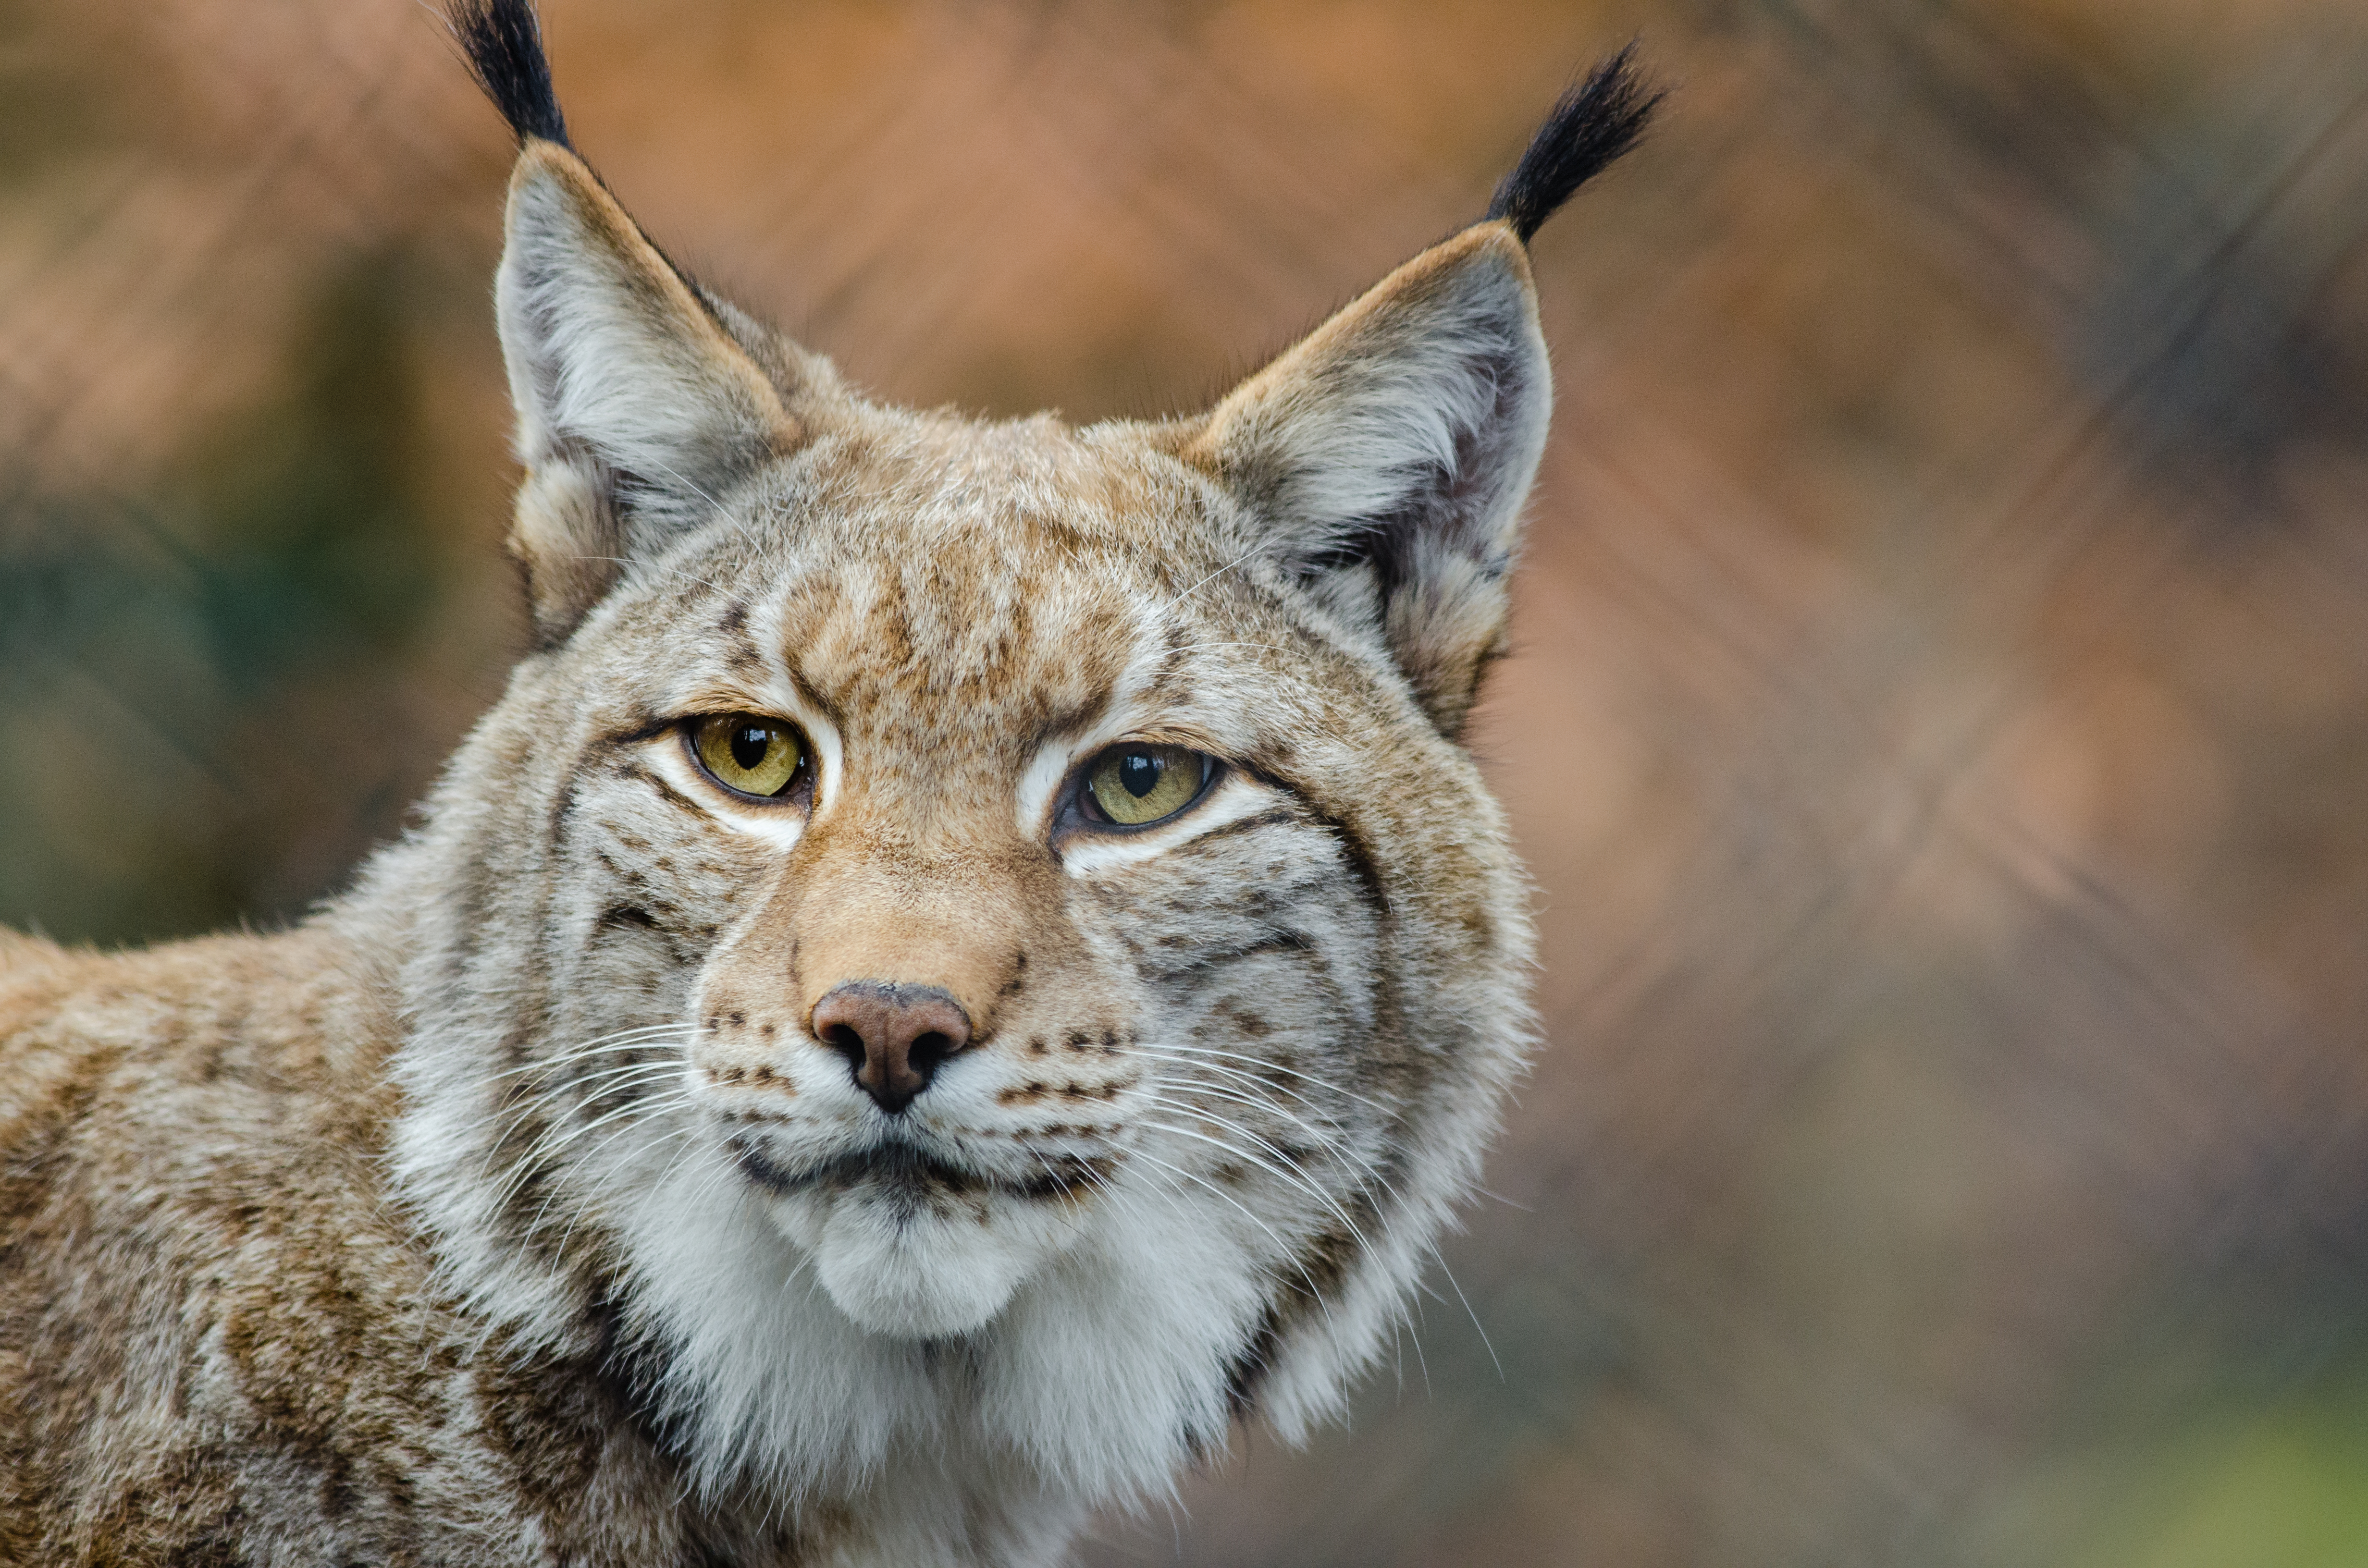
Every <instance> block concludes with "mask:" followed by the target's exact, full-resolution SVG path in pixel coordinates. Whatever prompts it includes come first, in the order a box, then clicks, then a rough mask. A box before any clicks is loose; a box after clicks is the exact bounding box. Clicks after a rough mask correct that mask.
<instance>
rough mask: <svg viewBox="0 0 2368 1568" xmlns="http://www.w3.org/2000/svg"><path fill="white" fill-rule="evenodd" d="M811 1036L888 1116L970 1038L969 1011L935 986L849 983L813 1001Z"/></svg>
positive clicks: (909, 1100)
mask: <svg viewBox="0 0 2368 1568" xmlns="http://www.w3.org/2000/svg"><path fill="white" fill-rule="evenodd" d="M811 1028H813V1029H814V1038H815V1039H816V1040H821V1041H822V1042H823V1043H824V1044H825V1045H827V1046H829V1047H831V1048H832V1049H833V1050H835V1051H837V1052H838V1053H839V1054H840V1055H841V1056H844V1057H846V1058H847V1060H848V1064H849V1065H850V1066H852V1067H853V1068H854V1069H855V1082H856V1083H857V1085H860V1087H861V1088H862V1090H863V1092H864V1093H865V1094H867V1095H870V1096H871V1098H872V1100H873V1102H874V1103H875V1104H877V1105H878V1106H879V1107H880V1108H881V1109H882V1110H884V1111H886V1112H887V1113H888V1114H889V1115H890V1116H894V1115H895V1114H896V1113H897V1112H899V1111H901V1110H903V1109H904V1108H905V1107H906V1106H908V1105H910V1104H912V1103H913V1096H916V1095H917V1094H919V1093H920V1092H921V1091H922V1090H923V1089H926V1088H928V1086H929V1079H930V1077H931V1075H932V1074H935V1073H936V1072H937V1070H938V1063H939V1062H943V1061H944V1060H945V1059H946V1058H947V1057H949V1056H951V1055H952V1054H953V1053H954V1052H955V1051H960V1050H961V1049H962V1047H963V1046H966V1045H968V1044H969V1043H970V1015H969V1014H967V1013H965V1012H963V1011H962V1004H961V1003H959V1002H957V1001H955V1000H954V999H953V997H952V996H951V994H948V993H947V992H944V991H941V990H939V988H938V987H936V986H934V985H892V984H890V983H887V982H885V981H879V980H850V981H848V983H846V984H844V985H841V986H839V987H837V988H836V989H835V990H833V991H832V992H831V993H830V994H828V995H826V996H825V997H824V998H823V999H822V1000H821V1001H819V1002H817V1003H815V1004H814V1021H813V1023H812V1025H811Z"/></svg>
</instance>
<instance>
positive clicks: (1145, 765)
mask: <svg viewBox="0 0 2368 1568" xmlns="http://www.w3.org/2000/svg"><path fill="white" fill-rule="evenodd" d="M1165 772H1167V758H1166V757H1161V756H1152V755H1151V754H1150V753H1149V752H1143V751H1131V752H1129V753H1127V754H1126V755H1125V756H1122V757H1120V758H1119V759H1118V781H1119V782H1120V783H1121V784H1123V785H1125V786H1126V792H1127V793H1128V794H1130V795H1132V796H1133V797H1134V798H1135V799H1136V800H1138V801H1140V800H1141V799H1143V798H1144V796H1145V795H1148V794H1150V793H1151V792H1152V791H1153V790H1156V789H1158V788H1159V776H1160V775H1161V774H1163V773H1165Z"/></svg>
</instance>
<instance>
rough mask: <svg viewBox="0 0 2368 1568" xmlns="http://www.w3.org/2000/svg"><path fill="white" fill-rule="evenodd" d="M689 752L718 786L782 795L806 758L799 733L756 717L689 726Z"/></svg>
mask: <svg viewBox="0 0 2368 1568" xmlns="http://www.w3.org/2000/svg"><path fill="white" fill-rule="evenodd" d="M690 749H691V750H693V751H695V752H697V753H698V754H699V760H700V765H701V766H702V767H705V768H706V769H707V771H708V772H709V773H710V774H711V775H712V776H713V777H714V779H715V781H716V782H717V783H719V784H721V785H723V787H724V788H725V789H727V790H739V791H740V793H742V794H744V795H778V794H780V793H781V791H783V790H787V789H788V788H789V787H790V784H791V781H792V780H794V779H795V778H797V776H798V764H799V763H800V762H802V761H803V760H804V759H805V755H806V754H805V748H804V747H803V746H802V745H800V744H798V733H797V732H796V731H795V730H792V729H791V728H790V727H789V726H788V725H787V724H784V723H782V722H780V720H779V719H760V718H758V717H757V715H756V714H754V713H711V714H709V715H708V716H707V717H706V718H704V719H701V720H700V721H698V722H696V723H694V724H692V725H691V727H690Z"/></svg>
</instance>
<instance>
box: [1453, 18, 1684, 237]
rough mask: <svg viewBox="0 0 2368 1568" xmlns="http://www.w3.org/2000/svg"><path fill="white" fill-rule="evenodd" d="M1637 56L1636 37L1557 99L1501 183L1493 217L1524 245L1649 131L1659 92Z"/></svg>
mask: <svg viewBox="0 0 2368 1568" xmlns="http://www.w3.org/2000/svg"><path fill="white" fill-rule="evenodd" d="M1635 55H1636V46H1635V45H1634V44H1633V43H1632V44H1630V45H1629V46H1628V47H1627V48H1625V49H1623V50H1622V51H1620V52H1619V53H1617V54H1615V55H1613V56H1612V57H1611V59H1609V60H1607V61H1605V62H1603V63H1602V64H1600V65H1599V66H1597V67H1596V68H1595V69H1594V70H1593V71H1592V72H1590V73H1588V78H1587V80H1586V81H1584V82H1581V83H1580V84H1578V85H1577V86H1575V87H1573V88H1571V90H1570V91H1568V92H1566V93H1565V94H1564V95H1563V96H1562V97H1560V98H1559V99H1557V100H1556V101H1555V103H1554V108H1553V110H1552V111H1551V112H1549V113H1548V114H1547V116H1546V122H1545V123H1544V124H1543V125H1541V126H1540V127H1538V133H1537V134H1536V135H1535V136H1533V137H1531V139H1530V150H1529V151H1528V152H1526V153H1522V154H1521V161H1520V163H1519V164H1516V165H1514V166H1513V172H1512V173H1511V174H1508V175H1507V176H1505V180H1504V183H1503V184H1502V185H1499V186H1498V187H1497V195H1496V199H1494V200H1492V201H1490V202H1489V203H1488V213H1487V216H1488V218H1503V219H1506V220H1508V222H1511V224H1512V225H1513V233H1517V234H1519V235H1520V236H1521V243H1522V244H1529V241H1530V236H1531V234H1534V233H1537V232H1538V227H1539V225H1540V224H1542V223H1543V222H1545V221H1546V220H1547V219H1549V218H1551V217H1553V216H1554V209H1556V208H1558V207H1560V206H1561V205H1562V204H1563V203H1564V202H1565V201H1567V200H1569V199H1570V193H1571V192H1572V191H1574V190H1577V188H1578V187H1580V186H1582V185H1585V184H1586V183H1587V182H1588V180H1590V179H1593V178H1594V177H1595V176H1597V175H1600V174H1601V173H1602V172H1603V171H1604V169H1606V168H1607V167H1609V166H1610V165H1611V162H1612V160H1613V159H1615V158H1617V157H1619V156H1620V154H1621V153H1625V152H1626V151H1628V149H1629V148H1631V147H1634V145H1635V144H1636V142H1637V139H1638V138H1640V137H1641V136H1643V135H1644V134H1645V121H1647V120H1649V119H1652V118H1653V109H1654V108H1655V107H1656V105H1658V104H1659V103H1660V101H1661V95H1660V94H1659V93H1658V92H1657V91H1656V90H1654V89H1653V88H1652V86H1651V85H1649V84H1648V83H1647V82H1646V81H1645V79H1644V77H1643V76H1642V75H1640V74H1638V73H1637V71H1636V69H1635ZM1483 222H1486V220H1485V219H1484V220H1483Z"/></svg>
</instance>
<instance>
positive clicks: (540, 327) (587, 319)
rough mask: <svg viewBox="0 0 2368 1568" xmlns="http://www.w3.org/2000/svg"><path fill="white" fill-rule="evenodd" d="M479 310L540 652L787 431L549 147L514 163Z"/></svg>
mask: <svg viewBox="0 0 2368 1568" xmlns="http://www.w3.org/2000/svg"><path fill="white" fill-rule="evenodd" d="M495 309H496V312H497V314H498V317H499V320H500V324H501V335H502V352H503V354H504V356H505V358H507V360H508V362H509V379H510V396H511V400H512V402H513V403H515V405H516V408H517V416H518V436H517V446H518V459H519V460H520V461H522V462H523V463H525V464H526V469H527V476H526V481H525V483H524V484H523V485H521V486H520V488H519V491H518V520H517V524H516V528H515V529H514V531H513V533H512V536H511V549H512V551H514V552H515V553H516V554H517V555H518V559H519V561H520V562H521V563H522V564H523V565H524V566H525V568H526V572H527V578H528V582H529V585H530V589H531V592H532V595H533V599H534V612H535V621H536V625H537V627H538V629H539V630H540V631H541V632H542V633H543V635H544V636H545V637H546V638H555V637H559V636H564V635H565V633H566V632H567V631H569V630H570V629H572V628H573V627H574V626H575V622H576V621H577V620H579V619H582V617H583V615H584V613H585V612H586V610H588V609H589V608H591V607H592V605H593V604H594V603H595V602H597V601H598V598H599V597H600V596H601V595H602V594H604V593H606V592H607V591H608V589H609V585H611V584H612V583H613V582H614V580H615V578H616V575H617V573H618V571H619V569H620V563H621V562H624V561H626V560H630V559H632V558H635V557H640V556H645V555H648V554H650V553H651V552H653V551H656V550H658V549H660V548H662V547H663V546H664V544H665V543H666V541H667V540H669V539H671V538H673V537H674V536H675V535H677V534H678V533H680V532H681V531H682V530H684V529H685V528H689V527H690V526H692V525H693V524H695V523H696V522H698V521H700V519H702V518H703V517H707V516H709V515H711V514H712V511H713V509H714V498H715V497H717V496H720V495H722V494H723V492H724V491H725V490H727V489H729V488H730V487H731V486H732V485H733V484H734V483H735V482H737V481H738V480H739V479H741V478H743V477H744V476H745V475H746V474H747V473H748V472H750V471H751V470H752V469H753V468H754V467H755V466H756V465H757V463H758V462H760V461H761V460H763V459H764V458H765V457H767V456H768V455H770V454H772V453H774V452H778V451H781V450H785V449H788V448H789V447H790V446H791V445H792V444H793V443H794V441H795V438H796V434H797V432H796V427H795V425H794V423H793V421H792V420H791V417H790V415H789V414H788V412H787V411H786V410H785V409H784V408H783V406H782V403H781V397H780V392H778V391H777V390H776V389H775V387H774V385H773V383H772V381H770V380H769V379H768V377H767V376H766V375H765V373H764V371H763V370H762V369H759V368H758V366H757V362H756V361H755V360H754V359H753V358H750V357H749V355H748V353H747V351H746V349H744V348H742V347H741V346H740V345H739V343H738V342H737V341H735V340H734V337H733V335H731V334H730V333H729V332H727V331H726V330H725V328H724V325H723V323H722V322H721V321H720V320H719V319H718V318H717V316H716V314H715V312H713V311H712V310H711V309H710V308H709V307H708V306H707V304H706V303H705V302H704V301H702V300H701V299H700V296H699V295H698V294H697V293H696V292H695V291H694V290H692V288H691V287H690V285H689V283H688V282H686V281H685V280H684V278H683V277H682V275H681V274H680V273H678V272H677V271H676V270H675V268H674V267H673V266H672V265H671V264H670V263H669V262H668V261H667V260H666V257H665V256H663V255H661V254H660V253H659V252H658V249H657V247H656V246H655V245H653V244H650V242H649V240H648V239H647V238H645V237H644V236H643V233H642V232H641V230H640V229H638V228H637V227H635V226H634V224H633V221H632V219H631V218H629V217H627V216H626V215H625V211H624V210H623V209H622V208H621V207H620V206H618V205H617V202H616V200H615V199H614V198H612V197H611V196H609V193H608V191H607V190H606V189H604V188H602V187H601V185H600V182H599V181H598V179H597V178H595V177H594V176H593V174H592V171H591V170H590V169H589V168H587V167H586V166H585V165H584V163H583V161H582V160H581V159H579V158H577V157H576V155H575V153H572V152H570V151H568V150H567V149H566V148H565V147H563V146H560V145H559V144H557V143H556V142H547V141H542V140H540V139H537V140H530V141H529V142H527V143H526V145H525V147H524V148H523V149H522V150H521V151H520V153H519V154H518V168H517V172H516V173H515V174H514V175H513V176H511V179H510V198H509V218H508V243H507V247H506V248H505V250H504V251H503V254H502V265H501V271H500V272H499V274H498V275H497V277H496V279H495Z"/></svg>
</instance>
